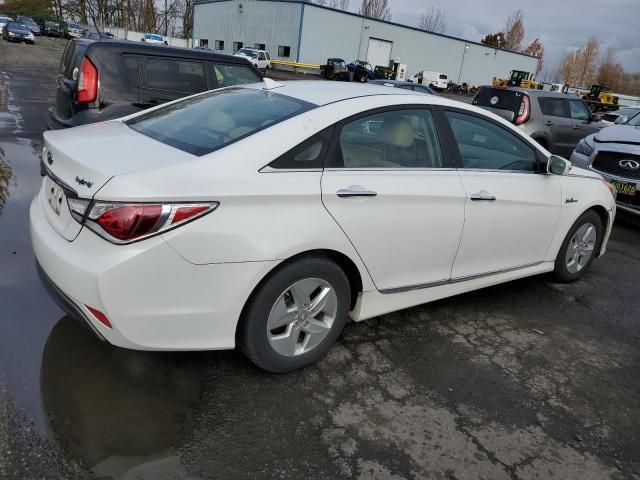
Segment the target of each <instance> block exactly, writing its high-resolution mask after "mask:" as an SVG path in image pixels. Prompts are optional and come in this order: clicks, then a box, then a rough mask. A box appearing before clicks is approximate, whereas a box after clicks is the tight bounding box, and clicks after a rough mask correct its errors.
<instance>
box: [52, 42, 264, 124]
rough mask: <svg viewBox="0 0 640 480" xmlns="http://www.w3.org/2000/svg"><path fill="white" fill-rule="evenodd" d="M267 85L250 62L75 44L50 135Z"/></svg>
mask: <svg viewBox="0 0 640 480" xmlns="http://www.w3.org/2000/svg"><path fill="white" fill-rule="evenodd" d="M260 81H262V75H261V74H260V72H259V71H258V70H257V69H256V68H255V67H254V66H253V65H251V64H250V63H249V62H248V61H247V60H245V59H244V58H240V57H232V56H230V55H221V54H214V53H209V52H204V51H200V50H188V49H184V48H177V47H167V46H163V45H147V44H144V43H135V42H125V41H116V40H110V41H92V40H88V39H85V38H83V39H73V40H70V41H69V43H68V44H67V47H66V49H65V50H64V53H63V54H62V59H61V61H60V68H59V72H58V75H57V77H56V82H57V94H56V102H55V104H54V105H53V106H51V108H49V121H48V126H49V128H50V129H59V128H66V127H75V126H77V125H84V124H87V123H93V122H98V121H103V120H110V119H114V118H118V117H122V116H125V115H129V114H132V113H135V112H138V111H140V110H142V109H145V108H149V107H154V106H156V105H160V104H162V103H165V102H169V101H171V100H176V99H178V98H182V97H186V96H188V95H192V94H194V93H198V92H203V91H205V90H212V89H215V88H221V87H227V86H230V85H237V84H245V83H255V82H260Z"/></svg>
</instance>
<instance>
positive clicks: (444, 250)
mask: <svg viewBox="0 0 640 480" xmlns="http://www.w3.org/2000/svg"><path fill="white" fill-rule="evenodd" d="M435 117H436V115H435V114H434V113H433V112H432V111H431V110H430V109H426V108H419V107H416V108H414V109H410V108H409V107H407V109H406V110H405V109H397V108H396V109H392V108H389V109H380V110H377V111H375V112H369V113H365V114H363V115H359V116H357V117H354V118H352V119H349V120H347V121H345V122H343V124H341V125H339V126H338V128H337V129H336V133H335V134H334V144H333V146H332V149H331V151H330V153H329V158H328V162H327V164H326V166H325V169H324V173H323V175H322V202H323V203H324V205H325V207H326V208H327V210H328V211H329V213H330V214H331V215H332V216H333V218H334V219H335V220H336V222H338V224H339V225H340V227H341V228H342V230H343V231H344V232H345V234H346V235H347V237H348V238H349V240H350V241H351V243H352V244H353V245H354V246H355V248H356V250H357V251H358V254H359V255H360V257H361V258H362V260H363V261H364V263H365V265H366V266H367V269H368V271H369V272H370V273H371V276H372V278H373V281H374V283H375V285H376V287H377V288H378V290H381V291H385V293H394V292H398V291H403V290H411V289H414V288H420V287H425V286H428V285H433V284H439V283H441V282H446V281H448V280H449V278H450V274H451V265H452V262H453V259H454V257H455V254H456V251H457V249H458V244H459V241H460V237H461V235H462V228H463V224H464V203H465V195H464V190H463V188H462V184H461V181H460V177H459V175H458V172H457V171H456V170H455V169H454V168H452V166H451V165H449V164H448V163H447V159H448V155H447V151H446V150H444V149H441V145H440V142H439V140H438V139H439V135H438V131H437V129H436V127H435ZM443 147H446V145H443Z"/></svg>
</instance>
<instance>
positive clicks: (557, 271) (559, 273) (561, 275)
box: [553, 210, 604, 283]
mask: <svg viewBox="0 0 640 480" xmlns="http://www.w3.org/2000/svg"><path fill="white" fill-rule="evenodd" d="M586 223H591V224H592V225H594V227H595V229H596V241H595V245H594V247H593V252H592V253H591V257H590V258H589V260H588V261H587V263H586V264H585V266H584V267H582V268H581V269H580V270H578V271H577V272H570V271H569V269H568V268H567V262H566V255H567V249H568V248H569V243H570V242H571V239H572V238H573V235H574V234H575V233H576V231H577V230H578V229H579V228H580V227H582V226H583V225H584V224H586ZM603 235H604V229H603V225H602V219H601V218H600V215H598V214H597V213H596V212H595V211H593V210H587V211H586V212H585V213H583V214H582V215H581V216H580V218H578V220H576V222H575V223H574V224H573V225H572V227H571V228H570V229H569V233H567V236H566V237H565V239H564V241H563V242H562V246H561V247H560V250H559V251H558V256H557V257H556V262H555V268H554V270H553V275H554V277H555V279H556V280H557V281H559V282H563V283H570V282H575V281H576V280H578V279H580V278H581V277H582V276H583V275H584V274H585V272H586V271H587V270H589V267H590V266H591V263H592V262H593V260H594V259H595V258H596V256H597V254H598V251H599V250H600V245H602V240H603Z"/></svg>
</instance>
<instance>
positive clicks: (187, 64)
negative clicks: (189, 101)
mask: <svg viewBox="0 0 640 480" xmlns="http://www.w3.org/2000/svg"><path fill="white" fill-rule="evenodd" d="M207 89H208V82H207V72H206V62H203V61H200V60H191V59H181V58H166V57H145V58H144V61H143V63H142V77H141V84H140V88H139V90H138V96H139V102H140V105H141V107H142V108H149V107H155V106H156V105H160V104H162V103H166V102H170V101H172V100H176V99H178V98H182V97H186V96H189V95H193V94H194V93H199V92H204V91H205V90H207Z"/></svg>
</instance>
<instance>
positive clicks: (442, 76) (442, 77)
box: [438, 73, 447, 80]
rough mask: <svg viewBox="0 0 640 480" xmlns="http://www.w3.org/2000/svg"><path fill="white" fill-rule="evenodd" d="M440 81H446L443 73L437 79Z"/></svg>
mask: <svg viewBox="0 0 640 480" xmlns="http://www.w3.org/2000/svg"><path fill="white" fill-rule="evenodd" d="M438 78H439V79H440V80H446V79H447V76H446V75H445V74H444V73H441V74H440V76H439V77H438Z"/></svg>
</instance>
